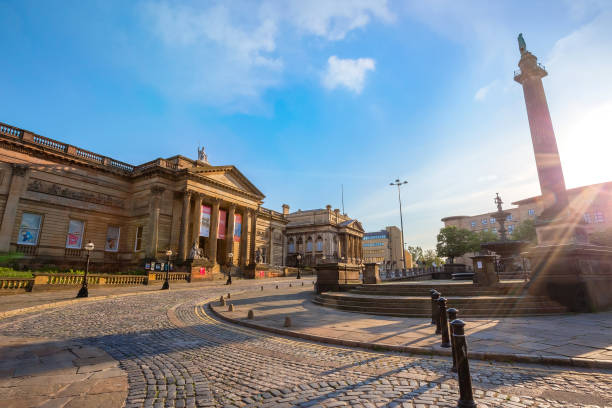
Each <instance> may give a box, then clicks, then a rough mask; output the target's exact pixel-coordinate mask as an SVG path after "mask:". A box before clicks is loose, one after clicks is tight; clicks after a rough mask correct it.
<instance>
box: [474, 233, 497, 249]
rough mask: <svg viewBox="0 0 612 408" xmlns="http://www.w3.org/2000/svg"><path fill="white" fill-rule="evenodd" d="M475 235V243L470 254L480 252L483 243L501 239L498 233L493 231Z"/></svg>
mask: <svg viewBox="0 0 612 408" xmlns="http://www.w3.org/2000/svg"><path fill="white" fill-rule="evenodd" d="M474 235H475V242H474V245H473V247H472V248H470V252H478V251H480V244H482V243H483V242H491V241H497V240H498V239H499V236H498V235H497V233H495V232H492V231H480V232H478V233H475V234H474Z"/></svg>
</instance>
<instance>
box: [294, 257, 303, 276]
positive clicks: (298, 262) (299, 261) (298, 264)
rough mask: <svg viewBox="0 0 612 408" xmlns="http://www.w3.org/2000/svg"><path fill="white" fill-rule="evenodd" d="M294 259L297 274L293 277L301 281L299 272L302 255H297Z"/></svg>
mask: <svg viewBox="0 0 612 408" xmlns="http://www.w3.org/2000/svg"><path fill="white" fill-rule="evenodd" d="M295 259H297V267H298V272H297V276H296V277H295V278H296V279H302V273H301V270H300V263H301V261H302V255H300V254H297V256H296V257H295Z"/></svg>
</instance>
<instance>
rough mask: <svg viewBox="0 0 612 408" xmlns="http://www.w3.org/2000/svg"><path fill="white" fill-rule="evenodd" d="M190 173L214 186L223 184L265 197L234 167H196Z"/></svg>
mask: <svg viewBox="0 0 612 408" xmlns="http://www.w3.org/2000/svg"><path fill="white" fill-rule="evenodd" d="M189 172H190V173H194V174H197V175H198V176H199V177H202V178H205V179H208V180H210V181H212V182H213V183H214V184H222V185H224V186H227V187H230V188H232V189H235V190H240V191H244V192H246V193H249V194H253V195H255V196H258V197H261V198H263V197H264V195H263V193H262V192H261V191H259V189H258V188H257V187H255V185H253V183H251V182H250V181H249V180H248V179H247V178H246V177H245V176H244V175H243V174H242V173H241V172H240V171H239V170H238V169H237V168H236V167H234V166H209V165H206V166H195V167H192V168H191V169H189Z"/></svg>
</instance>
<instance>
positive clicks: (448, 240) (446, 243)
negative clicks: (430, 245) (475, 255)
mask: <svg viewBox="0 0 612 408" xmlns="http://www.w3.org/2000/svg"><path fill="white" fill-rule="evenodd" d="M477 244H478V248H480V241H479V238H478V236H477V235H476V234H475V233H473V232H472V231H469V230H466V229H464V228H457V227H455V226H450V227H444V228H442V229H440V233H439V234H438V244H437V245H436V250H437V253H438V256H441V257H446V258H447V259H448V263H451V264H452V263H453V262H454V260H455V258H457V257H459V256H461V255H463V254H465V253H467V252H472V251H474V250H475V248H476V245H477Z"/></svg>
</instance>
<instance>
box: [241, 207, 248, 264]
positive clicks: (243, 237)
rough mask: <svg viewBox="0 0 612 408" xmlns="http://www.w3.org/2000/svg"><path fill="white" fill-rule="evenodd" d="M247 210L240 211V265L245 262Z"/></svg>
mask: <svg viewBox="0 0 612 408" xmlns="http://www.w3.org/2000/svg"><path fill="white" fill-rule="evenodd" d="M248 223H249V211H247V210H246V209H244V210H243V211H242V226H241V228H240V266H246V264H247V243H248V238H249V224H248Z"/></svg>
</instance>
